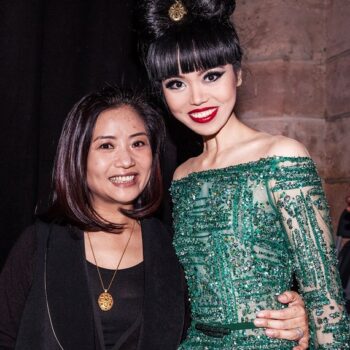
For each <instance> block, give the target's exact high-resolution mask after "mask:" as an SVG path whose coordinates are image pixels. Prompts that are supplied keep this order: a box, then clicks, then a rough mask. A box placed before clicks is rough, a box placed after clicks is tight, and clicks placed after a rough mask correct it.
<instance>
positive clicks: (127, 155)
mask: <svg viewBox="0 0 350 350" xmlns="http://www.w3.org/2000/svg"><path fill="white" fill-rule="evenodd" d="M114 165H115V166H116V167H121V168H125V169H128V168H131V167H133V166H134V165H135V160H134V157H133V155H132V152H131V150H129V149H120V150H119V151H118V154H117V155H116V157H115V159H114Z"/></svg>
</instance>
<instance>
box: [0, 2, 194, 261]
mask: <svg viewBox="0 0 350 350" xmlns="http://www.w3.org/2000/svg"><path fill="white" fill-rule="evenodd" d="M135 6H136V1H133V0H125V1H120V0H118V1H117V0H74V1H73V0H62V1H53V0H11V1H2V2H1V6H0V70H1V71H0V77H1V78H0V92H1V98H0V107H1V113H2V115H1V137H0V142H1V144H0V162H1V175H0V176H1V178H0V179H1V186H0V223H1V232H0V267H1V266H2V264H3V262H4V260H5V258H6V256H7V254H8V251H9V249H10V248H11V246H12V245H13V243H14V242H15V240H16V238H17V237H18V235H19V234H20V233H21V231H22V230H23V229H24V228H25V227H26V226H27V225H29V224H30V223H32V222H33V219H34V213H35V212H41V211H43V210H44V209H45V208H46V207H47V205H48V201H49V193H50V182H51V169H52V164H53V159H54V155H55V150H56V145H57V141H58V138H59V135H60V131H61V126H62V124H63V120H64V118H65V116H66V114H67V112H68V111H69V109H70V108H71V107H72V105H73V104H74V103H75V102H76V101H77V100H78V99H80V97H82V96H83V95H84V94H86V93H87V92H90V91H91V90H94V89H96V88H99V87H101V86H102V85H103V84H104V83H106V82H109V83H116V84H120V83H123V84H124V85H131V86H132V85H135V84H136V85H138V86H144V88H145V89H146V88H147V86H148V83H147V78H146V73H145V71H144V69H143V68H142V65H141V63H140V61H139V59H138V55H137V49H136V47H137V45H136V40H137V33H136V31H135V30H134V29H133V28H134V24H133V23H134V9H135ZM165 114H166V113H164V115H165ZM167 123H168V126H170V127H169V129H170V130H171V131H172V132H173V133H175V134H177V137H176V139H177V140H178V144H179V145H180V148H179V150H180V151H179V154H180V156H178V159H177V158H176V151H175V146H174V144H173V142H172V141H171V137H170V135H169V136H168V142H167V148H166V156H165V159H164V162H163V163H164V164H165V166H164V173H165V180H166V181H165V187H166V188H167V187H168V186H169V181H170V179H171V174H172V171H173V170H174V167H175V165H176V162H177V161H182V160H183V159H185V158H187V157H188V155H189V154H191V151H188V152H187V151H185V150H184V149H182V150H181V145H185V144H187V145H188V144H189V143H188V142H186V141H185V140H186V139H188V137H189V135H190V134H189V133H188V132H187V133H186V132H185V131H184V130H183V129H182V128H180V126H179V125H177V124H174V122H173V121H171V120H170V119H167ZM169 123H170V125H169ZM192 140H193V139H192ZM194 147H195V148H196V147H197V148H198V144H197V143H195V145H194ZM182 148H183V147H182ZM190 148H191V147H190ZM166 203H167V202H166ZM159 215H160V216H161V217H163V218H164V219H165V220H166V221H168V222H169V220H170V216H169V208H168V205H167V204H166V205H165V206H164V207H163V210H162V211H161V212H160V214H159Z"/></svg>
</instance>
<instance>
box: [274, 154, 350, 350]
mask: <svg viewBox="0 0 350 350" xmlns="http://www.w3.org/2000/svg"><path fill="white" fill-rule="evenodd" d="M281 174H282V175H281V176H279V177H277V178H276V180H275V181H274V183H271V188H270V189H271V197H272V198H273V203H272V204H273V205H274V207H275V210H276V212H277V213H278V215H279V217H280V221H281V224H282V226H283V229H284V231H285V234H286V237H287V239H288V241H289V243H290V249H291V254H292V256H293V259H294V262H293V264H294V268H295V273H296V276H297V280H298V284H299V288H300V290H301V292H302V295H303V298H304V300H305V304H306V307H307V310H308V313H309V324H310V331H311V340H312V342H313V343H314V344H315V345H316V347H317V348H319V349H344V350H345V349H349V337H350V335H349V321H348V318H347V316H346V312H345V310H344V300H343V295H342V288H341V285H340V280H339V274H338V271H337V264H336V256H335V249H334V244H333V236H332V229H331V223H330V219H329V212H328V206H327V203H326V199H325V196H324V193H323V190H322V187H321V182H320V179H319V177H318V175H317V172H316V169H315V167H314V165H313V163H312V161H311V160H309V161H307V160H305V161H304V162H301V163H300V164H293V165H290V166H288V165H286V166H285V167H284V168H283V172H281Z"/></svg>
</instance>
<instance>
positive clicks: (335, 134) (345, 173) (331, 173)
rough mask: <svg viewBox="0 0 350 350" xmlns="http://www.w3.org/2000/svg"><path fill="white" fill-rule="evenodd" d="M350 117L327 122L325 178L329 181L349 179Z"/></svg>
mask: <svg viewBox="0 0 350 350" xmlns="http://www.w3.org/2000/svg"><path fill="white" fill-rule="evenodd" d="M349 140H350V117H349V118H339V119H334V120H332V121H329V122H327V128H326V140H325V145H324V146H325V153H326V158H325V167H326V170H327V171H326V173H325V176H326V177H327V178H328V179H329V180H330V181H339V179H347V178H349V179H350V144H349Z"/></svg>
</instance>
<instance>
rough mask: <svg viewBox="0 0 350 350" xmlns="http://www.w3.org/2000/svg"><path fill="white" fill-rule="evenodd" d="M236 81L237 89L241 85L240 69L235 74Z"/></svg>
mask: <svg viewBox="0 0 350 350" xmlns="http://www.w3.org/2000/svg"><path fill="white" fill-rule="evenodd" d="M236 80H237V83H236V86H237V87H239V86H241V85H242V69H239V70H238V71H237V73H236Z"/></svg>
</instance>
